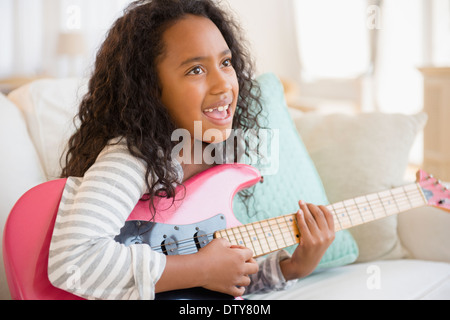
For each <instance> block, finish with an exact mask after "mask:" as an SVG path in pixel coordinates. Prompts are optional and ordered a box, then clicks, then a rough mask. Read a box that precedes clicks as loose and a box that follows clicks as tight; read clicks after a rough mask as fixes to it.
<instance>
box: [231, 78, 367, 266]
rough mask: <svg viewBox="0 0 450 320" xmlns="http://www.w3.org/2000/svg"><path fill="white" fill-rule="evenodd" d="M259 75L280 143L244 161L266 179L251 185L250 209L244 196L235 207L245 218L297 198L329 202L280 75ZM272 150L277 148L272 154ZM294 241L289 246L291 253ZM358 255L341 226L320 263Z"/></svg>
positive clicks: (275, 210)
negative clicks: (264, 156) (260, 159)
mask: <svg viewBox="0 0 450 320" xmlns="http://www.w3.org/2000/svg"><path fill="white" fill-rule="evenodd" d="M257 81H258V83H259V85H260V88H261V93H262V105H263V113H264V116H265V117H266V119H267V121H266V123H265V126H266V127H267V128H270V129H273V130H274V132H276V133H277V134H278V136H277V134H275V135H273V138H274V139H277V140H276V141H275V142H277V144H275V146H277V148H275V147H274V148H273V150H271V149H270V148H269V149H268V150H269V152H268V153H269V156H270V157H268V159H269V161H268V162H267V163H266V162H264V161H263V162H260V163H252V162H248V161H250V160H249V159H248V158H246V160H247V161H244V163H249V164H251V165H253V166H255V167H256V168H258V169H259V170H260V171H261V173H262V174H263V177H264V183H258V184H257V185H256V186H254V187H253V188H254V189H253V190H254V196H253V198H251V200H250V201H249V202H248V208H249V209H248V212H247V207H246V205H245V203H244V202H243V200H242V199H241V197H239V196H236V197H235V198H234V201H233V211H234V213H235V215H236V218H238V220H239V221H240V222H242V223H243V224H246V223H250V222H254V221H259V220H264V219H268V218H272V217H276V216H281V215H285V214H290V213H295V212H296V211H297V210H298V209H299V207H298V201H299V200H305V201H306V202H309V203H313V204H316V205H321V204H322V205H327V204H329V202H328V199H327V196H326V194H325V190H324V187H323V185H322V181H321V180H320V177H319V174H318V173H317V170H316V168H315V167H314V163H313V162H312V160H311V158H310V156H309V154H308V152H307V150H306V148H305V146H304V144H303V141H302V140H301V138H300V136H299V134H298V132H297V130H296V128H295V125H294V123H293V121H292V119H291V116H290V114H289V112H288V109H287V105H286V101H285V98H284V92H283V87H282V85H281V82H280V80H279V79H278V78H277V77H276V76H275V75H274V74H271V73H267V74H263V75H261V76H259V77H258V78H257ZM278 130H279V131H278ZM269 144H270V145H271V146H272V145H274V144H271V143H269ZM271 151H273V154H270V152H271ZM277 151H278V152H277ZM277 153H278V154H279V156H278V155H277ZM331 161H332V160H331ZM295 247H296V246H292V247H290V248H288V249H287V250H288V251H289V252H291V253H292V252H293V251H294V249H295ZM357 257H358V247H357V245H356V242H355V240H354V239H353V237H352V236H351V234H350V233H349V232H348V231H346V230H343V231H339V232H337V233H336V238H335V240H334V241H333V243H332V245H331V246H330V247H329V248H328V250H327V252H326V253H325V255H324V256H323V258H322V260H321V262H320V264H319V267H320V268H325V267H335V266H341V265H345V264H349V263H352V262H354V261H355V260H356V258H357Z"/></svg>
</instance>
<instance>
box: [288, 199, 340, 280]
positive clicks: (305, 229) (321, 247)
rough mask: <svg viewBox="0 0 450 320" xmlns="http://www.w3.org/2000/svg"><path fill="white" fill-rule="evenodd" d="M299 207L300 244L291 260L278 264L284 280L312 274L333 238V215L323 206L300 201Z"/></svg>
mask: <svg viewBox="0 0 450 320" xmlns="http://www.w3.org/2000/svg"><path fill="white" fill-rule="evenodd" d="M299 206H300V210H299V211H297V224H298V228H299V231H300V243H299V245H298V247H297V248H296V249H295V251H294V253H293V254H292V257H291V258H289V259H286V260H283V261H281V262H280V267H281V271H282V272H283V275H284V278H285V279H286V280H292V279H297V278H303V277H306V276H307V275H309V274H310V273H311V272H313V271H314V269H315V268H316V267H317V265H318V264H319V262H320V260H321V259H322V257H323V255H324V254H325V251H326V250H327V249H328V247H329V246H330V245H331V243H332V242H333V240H334V237H335V234H334V220H333V215H332V214H331V212H330V211H329V210H328V209H327V208H326V207H325V206H315V205H313V204H310V203H308V204H306V203H305V202H304V201H302V200H300V201H299Z"/></svg>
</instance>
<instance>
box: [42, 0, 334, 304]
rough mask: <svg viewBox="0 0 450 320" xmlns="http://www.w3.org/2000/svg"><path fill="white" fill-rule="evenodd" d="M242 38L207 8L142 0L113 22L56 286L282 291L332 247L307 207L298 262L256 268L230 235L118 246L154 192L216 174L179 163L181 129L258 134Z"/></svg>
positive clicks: (86, 109)
mask: <svg viewBox="0 0 450 320" xmlns="http://www.w3.org/2000/svg"><path fill="white" fill-rule="evenodd" d="M239 34H240V31H239V29H238V28H237V26H236V25H235V24H234V23H233V22H232V20H231V19H230V18H229V17H228V16H227V15H226V14H225V13H224V12H223V11H222V10H221V9H220V8H219V7H217V6H216V4H215V3H214V2H213V1H210V0H153V1H136V2H134V3H133V4H131V5H130V6H129V7H128V8H127V10H126V11H125V14H124V15H123V16H122V17H121V18H119V19H118V20H117V21H116V22H115V24H114V25H113V27H112V28H111V30H110V31H109V33H108V36H107V38H106V40H105V41H104V43H103V45H102V46H101V48H100V50H99V52H98V55H97V58H96V64H95V69H94V72H93V75H92V77H91V79H90V82H89V89H88V93H87V94H86V96H85V97H84V98H83V100H82V102H81V105H80V110H79V114H78V118H79V121H80V122H79V128H78V130H77V131H76V133H75V134H74V135H73V136H72V137H71V139H70V141H69V149H68V153H67V158H66V166H65V168H64V169H63V172H62V176H63V177H67V178H68V180H67V183H66V186H65V189H64V193H63V197H62V200H61V204H60V208H59V211H58V215H57V219H56V223H55V228H54V233H53V236H52V241H51V246H50V255H49V268H48V273H49V278H50V281H51V282H52V283H53V284H54V285H55V286H56V287H59V288H62V289H63V290H67V291H70V292H72V293H74V294H76V295H80V296H83V297H85V298H99V299H153V298H154V297H155V293H158V292H164V291H169V290H174V289H183V288H191V287H203V288H206V289H210V290H213V291H217V292H221V293H226V294H229V295H232V296H240V295H243V294H244V293H250V292H255V291H258V290H279V289H283V288H285V287H286V286H287V285H288V283H289V281H288V280H293V279H297V278H299V277H304V276H306V275H308V274H309V273H311V272H312V271H313V270H314V268H315V267H316V266H317V264H318V263H319V261H320V259H321V257H322V255H323V254H324V253H325V251H326V249H327V248H328V246H329V245H330V244H331V242H332V241H333V238H334V226H333V219H332V216H331V213H330V212H329V211H328V210H327V209H326V208H325V207H322V206H321V207H317V206H314V205H311V204H308V205H307V204H305V203H303V202H300V203H299V204H300V210H299V212H298V214H297V219H298V224H299V229H300V232H301V233H302V242H301V243H300V245H299V246H298V247H297V249H296V250H295V252H294V254H293V255H292V257H289V256H288V254H287V253H286V252H285V251H280V252H278V253H275V254H272V255H271V256H269V257H268V258H267V259H265V260H263V261H261V262H259V263H257V262H256V261H255V260H254V259H253V258H252V256H253V253H252V252H251V250H250V249H248V248H245V247H236V246H231V245H230V243H228V242H227V241H226V240H224V239H215V240H213V241H212V242H210V243H209V244H208V245H207V246H206V247H204V248H203V249H201V250H199V252H198V253H195V254H190V255H179V256H166V255H164V254H161V253H157V252H155V251H152V250H151V249H150V247H149V246H148V245H146V244H132V245H130V246H127V247H126V246H124V245H122V244H119V243H118V242H116V241H114V237H115V236H116V235H117V234H118V233H119V231H120V229H121V227H122V226H123V225H124V223H125V221H126V219H127V217H128V216H129V214H130V212H131V211H132V209H133V208H134V206H135V205H136V204H137V202H138V201H140V200H142V199H143V198H145V199H148V200H149V205H150V206H152V205H153V202H152V200H153V199H154V197H155V196H158V195H161V194H165V195H167V196H168V197H173V196H174V190H175V187H176V186H177V185H179V184H182V183H183V182H184V181H186V180H187V179H189V178H190V177H192V176H193V175H195V174H197V173H199V172H201V171H203V170H205V169H207V168H209V167H210V166H211V165H208V164H206V162H204V161H203V162H201V163H195V161H186V159H189V158H191V160H192V159H193V158H194V155H193V154H191V155H182V157H183V158H181V155H180V156H175V157H172V155H171V151H172V148H173V147H174V142H173V141H171V135H172V132H173V131H174V130H175V129H179V128H182V129H186V130H188V131H189V132H190V133H191V137H192V141H191V144H192V145H194V144H195V143H201V144H202V146H203V147H205V146H206V145H207V144H208V143H213V142H214V143H221V142H224V141H225V140H226V139H227V138H228V137H229V134H230V130H229V129H242V130H244V131H246V130H249V129H258V128H260V122H259V114H260V112H261V106H260V104H259V103H256V104H252V106H253V107H252V108H250V103H251V102H252V101H256V102H258V101H259V97H258V95H257V94H255V92H258V90H256V89H257V88H256V84H255V82H254V81H252V76H253V72H252V66H251V64H250V63H249V61H248V54H247V52H246V51H245V49H244V47H243V46H242V44H241V39H240V38H239V37H238V35H239ZM194 122H197V123H198V122H200V123H201V128H202V130H203V131H202V135H201V136H195V135H194V133H195V132H194V131H195V130H194ZM208 129H214V130H216V132H219V134H218V135H216V136H215V137H214V141H210V140H207V139H204V137H205V136H204V135H203V132H205V131H206V130H208ZM245 147H247V146H245ZM190 150H195V148H194V147H192V148H190ZM192 153H193V152H192ZM186 156H187V157H186ZM181 159H184V160H183V161H182V160H181ZM235 160H236V159H235Z"/></svg>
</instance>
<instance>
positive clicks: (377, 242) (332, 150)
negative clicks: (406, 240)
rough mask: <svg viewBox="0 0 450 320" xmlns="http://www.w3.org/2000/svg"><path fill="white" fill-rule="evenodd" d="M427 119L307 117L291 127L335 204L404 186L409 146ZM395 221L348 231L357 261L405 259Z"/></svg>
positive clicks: (399, 116) (368, 115) (421, 116)
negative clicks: (353, 242)
mask: <svg viewBox="0 0 450 320" xmlns="http://www.w3.org/2000/svg"><path fill="white" fill-rule="evenodd" d="M426 120H427V115H426V114H425V113H423V112H421V113H418V114H414V115H406V114H387V113H378V112H373V113H362V114H356V115H346V114H329V115H327V114H325V115H324V114H312V113H311V114H304V115H302V116H300V117H297V119H296V120H295V124H296V126H297V129H298V132H299V133H300V135H301V137H302V139H303V141H304V143H305V146H306V147H307V149H308V152H309V154H310V156H311V158H312V159H313V161H314V164H315V166H316V168H317V171H318V173H319V175H320V177H321V179H322V181H323V184H324V186H325V190H326V193H327V196H328V199H329V200H330V202H332V203H334V202H338V201H343V200H346V199H351V198H355V197H358V196H362V195H366V194H369V193H373V192H380V191H384V190H387V189H391V188H395V187H399V186H401V185H404V184H405V183H406V182H405V181H404V176H405V171H406V168H407V165H408V159H409V153H410V150H411V147H412V145H413V143H414V141H415V139H416V137H417V134H418V133H419V132H420V131H421V130H422V129H423V127H424V125H425V123H426ZM408 182H409V181H408ZM397 221H398V216H396V215H394V216H390V217H387V218H383V219H380V220H376V221H373V222H369V223H366V224H363V225H360V226H356V227H353V228H350V229H349V231H350V232H351V234H352V235H353V237H354V239H355V240H356V242H357V244H358V248H359V257H358V259H357V262H367V261H373V260H383V259H400V258H405V257H408V252H407V251H406V250H405V248H404V247H403V245H402V243H401V241H400V238H399V236H398V232H397Z"/></svg>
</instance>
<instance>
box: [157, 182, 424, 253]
mask: <svg viewBox="0 0 450 320" xmlns="http://www.w3.org/2000/svg"><path fill="white" fill-rule="evenodd" d="M389 191H391V190H387V191H383V192H380V193H384V192H389ZM412 191H415V192H414V195H413V198H409V197H408V195H407V193H412ZM370 195H378V193H375V194H370ZM399 196H400V197H402V196H405V198H404V199H397V200H398V201H402V200H404V201H405V199H407V198H409V199H408V200H410V201H414V200H419V199H420V200H422V201H423V197H422V195H421V194H420V193H419V190H411V191H409V192H404V191H403V192H401V194H400V195H392V193H390V194H389V195H385V196H382V197H380V198H379V201H376V202H377V203H376V204H378V206H376V207H375V209H381V207H383V208H384V209H382V210H383V211H385V216H387V213H386V209H385V207H384V206H383V203H382V202H383V201H389V200H394V202H395V201H396V199H395V197H399ZM355 199H357V198H354V199H349V200H345V201H341V202H337V203H335V204H329V205H327V207H331V208H332V210H330V211H334V213H335V216H336V217H337V218H338V219H339V215H341V216H342V212H341V213H338V210H340V209H343V210H344V211H346V212H347V216H349V215H352V214H355V213H358V212H359V214H361V210H359V209H358V208H357V207H358V203H357V202H356V201H355ZM352 200H353V201H354V204H352V205H351V207H353V208H350V209H351V210H350V211H349V210H348V209H349V207H348V206H346V205H345V203H344V202H347V201H352ZM369 202H372V203H373V202H374V200H370V201H369ZM369 202H367V203H368V204H369ZM339 204H342V205H343V206H342V207H339V208H337V209H335V208H333V206H334V205H339ZM380 204H381V205H380ZM390 205H391V206H393V205H395V204H390ZM346 208H347V210H345V209H346ZM411 208H413V207H411ZM411 208H410V209H411ZM406 210H407V209H406ZM371 211H375V210H374V209H372V210H371ZM286 216H290V215H289V214H288V215H286ZM281 217H284V216H280V217H274V218H270V219H267V220H263V221H267V222H269V221H272V220H277V219H278V218H281ZM380 218H383V217H379V218H377V219H380ZM374 220H376V219H374ZM260 222H261V221H257V222H253V223H249V225H254V224H258V223H260ZM268 227H270V225H268ZM286 227H288V225H287V224H286ZM238 228H239V227H233V228H228V229H238ZM283 229H284V228H283ZM288 229H289V228H288ZM224 230H227V229H224ZM218 231H223V230H218ZM255 231H256V230H255ZM261 231H263V230H262V226H261ZM280 231H281V230H280ZM288 231H289V230H288ZM214 233H215V232H211V233H207V234H203V235H201V236H194V237H191V238H186V239H182V240H177V241H172V242H168V243H167V244H165V246H169V245H173V244H176V245H177V244H182V243H185V242H191V241H192V240H194V244H192V245H189V246H183V247H181V246H180V247H177V248H176V249H177V250H178V251H180V249H184V248H186V247H192V248H194V249H195V248H197V246H196V244H195V240H196V239H198V238H199V237H204V236H207V237H210V236H213V235H214ZM240 233H241V236H242V232H240ZM257 236H258V237H260V236H261V235H260V234H258V235H257ZM227 237H228V238H230V236H229V235H228V234H227ZM272 239H274V238H272ZM250 240H251V239H250ZM271 241H272V240H271ZM273 241H276V240H275V239H274V240H273ZM252 246H253V245H252ZM268 246H269V245H268ZM160 247H162V244H161V245H155V246H151V249H154V250H157V249H155V248H160ZM260 247H263V246H262V245H260ZM161 251H162V252H163V253H164V252H167V250H162V249H161Z"/></svg>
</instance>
